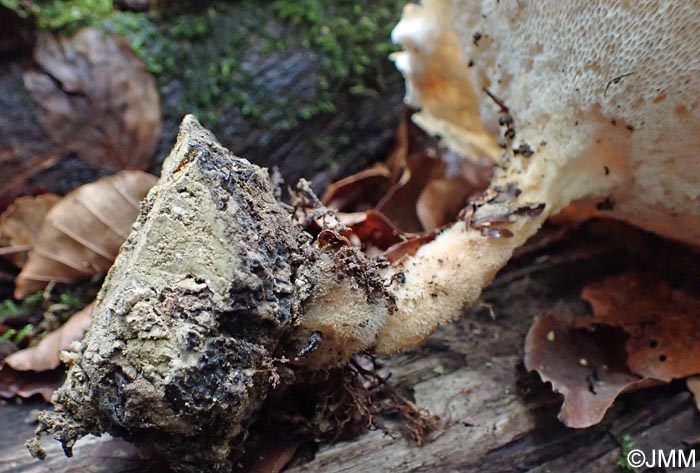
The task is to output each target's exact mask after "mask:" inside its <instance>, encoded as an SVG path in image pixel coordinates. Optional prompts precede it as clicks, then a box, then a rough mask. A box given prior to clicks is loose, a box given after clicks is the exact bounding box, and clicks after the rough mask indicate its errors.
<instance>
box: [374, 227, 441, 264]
mask: <svg viewBox="0 0 700 473" xmlns="http://www.w3.org/2000/svg"><path fill="white" fill-rule="evenodd" d="M436 235H437V234H436V233H435V232H428V233H424V234H422V235H418V236H416V237H413V238H409V239H408V240H405V241H402V242H400V243H397V244H395V245H392V246H391V247H389V248H387V250H386V251H385V252H384V254H383V255H382V256H384V257H385V258H386V259H387V260H388V261H389V263H391V264H393V265H396V264H399V263H400V262H401V261H403V260H404V259H406V258H408V257H409V256H413V255H415V254H416V252H417V251H418V250H419V249H420V247H421V246H423V245H425V244H426V243H428V242H430V241H433V240H434V239H435V236H436Z"/></svg>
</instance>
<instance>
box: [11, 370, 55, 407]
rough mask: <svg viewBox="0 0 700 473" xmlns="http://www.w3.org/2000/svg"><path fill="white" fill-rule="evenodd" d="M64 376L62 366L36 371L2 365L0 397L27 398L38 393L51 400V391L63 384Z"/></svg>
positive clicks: (48, 400) (46, 399)
mask: <svg viewBox="0 0 700 473" xmlns="http://www.w3.org/2000/svg"><path fill="white" fill-rule="evenodd" d="M65 377H66V373H65V370H64V369H63V368H57V369H55V370H52V371H45V372H41V373H36V372H33V371H16V370H13V369H12V368H10V367H9V366H3V367H2V369H0V397H3V398H6V399H11V398H13V397H15V396H19V397H21V398H24V399H27V398H30V397H32V396H34V395H35V394H40V395H41V397H43V398H44V400H45V401H47V402H51V396H52V395H53V392H54V391H55V390H56V389H58V387H59V386H61V385H62V384H63V380H64V379H65Z"/></svg>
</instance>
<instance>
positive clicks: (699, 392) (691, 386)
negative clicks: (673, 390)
mask: <svg viewBox="0 0 700 473" xmlns="http://www.w3.org/2000/svg"><path fill="white" fill-rule="evenodd" d="M685 382H686V385H687V386H688V391H690V392H691V393H692V394H693V398H694V399H695V407H697V408H698V411H700V376H691V377H690V378H688V379H686V380H685Z"/></svg>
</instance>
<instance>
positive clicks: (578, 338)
mask: <svg viewBox="0 0 700 473" xmlns="http://www.w3.org/2000/svg"><path fill="white" fill-rule="evenodd" d="M623 340H624V334H623V333H622V334H621V333H620V330H614V329H609V328H607V329H606V328H598V329H596V330H595V331H590V330H587V329H580V328H579V329H576V328H572V327H571V323H570V321H569V320H567V319H565V318H564V317H562V316H560V315H555V314H550V315H545V316H541V317H537V318H536V319H535V321H534V323H533V325H532V327H530V331H529V332H528V334H527V338H526V340H525V367H526V368H527V369H528V370H529V371H537V372H538V373H539V375H540V378H542V381H544V382H550V383H552V388H553V389H554V390H555V391H557V392H559V393H561V394H562V395H563V396H564V403H563V405H562V407H561V411H560V412H559V419H560V420H561V421H562V422H563V423H564V424H565V425H567V426H568V427H573V428H585V427H589V426H591V425H595V424H597V423H598V422H600V421H601V420H602V419H603V416H604V415H605V412H606V411H607V410H608V409H609V408H610V406H611V405H612V404H613V402H614V401H615V399H616V398H617V397H618V396H619V395H620V394H622V393H625V392H628V391H631V390H634V389H640V388H643V387H648V386H653V385H656V384H658V383H659V381H657V380H654V379H649V378H642V377H640V376H637V375H635V374H633V373H631V372H630V371H629V369H628V368H627V366H626V364H625V358H626V356H625V351H624V345H623Z"/></svg>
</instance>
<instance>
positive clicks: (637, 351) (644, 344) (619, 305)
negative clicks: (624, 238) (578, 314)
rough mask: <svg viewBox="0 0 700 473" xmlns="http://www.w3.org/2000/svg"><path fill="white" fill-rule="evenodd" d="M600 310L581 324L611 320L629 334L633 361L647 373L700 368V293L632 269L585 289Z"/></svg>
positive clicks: (664, 375)
mask: <svg viewBox="0 0 700 473" xmlns="http://www.w3.org/2000/svg"><path fill="white" fill-rule="evenodd" d="M583 298H584V299H585V300H587V301H588V302H589V303H590V304H591V306H592V308H593V313H594V315H593V316H592V317H588V318H586V319H582V320H579V321H577V324H576V326H577V327H591V326H595V325H600V324H605V325H609V326H612V327H620V328H622V329H623V330H624V331H625V332H627V334H628V335H629V337H628V339H627V342H626V350H627V364H628V366H629V368H630V370H631V371H632V372H633V373H636V374H638V375H640V376H642V377H648V378H656V379H660V380H663V381H671V380H673V379H677V378H684V377H686V376H690V375H694V374H700V344H699V343H698V337H699V336H700V298H699V297H697V296H695V295H691V294H688V293H687V292H685V291H682V290H679V289H673V288H672V287H670V286H669V285H668V284H667V283H666V282H664V281H662V280H659V278H658V277H655V276H654V275H651V274H646V273H644V274H640V273H628V274H622V275H618V276H614V277H611V278H608V279H606V280H604V281H601V282H598V283H594V284H590V285H588V286H587V287H586V288H585V289H584V291H583Z"/></svg>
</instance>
